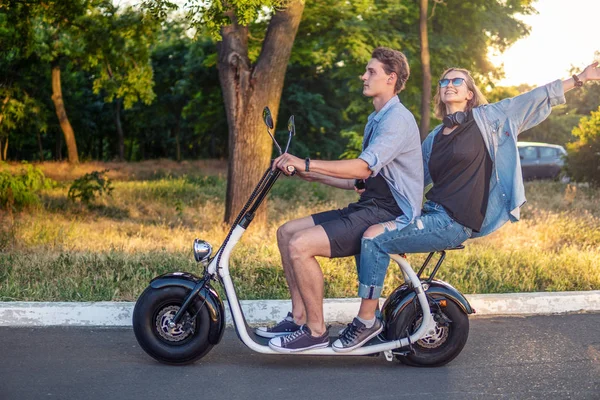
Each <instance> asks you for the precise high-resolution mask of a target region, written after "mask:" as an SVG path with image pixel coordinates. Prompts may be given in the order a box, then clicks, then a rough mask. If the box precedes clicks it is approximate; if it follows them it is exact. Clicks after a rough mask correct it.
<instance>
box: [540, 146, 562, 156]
mask: <svg viewBox="0 0 600 400" xmlns="http://www.w3.org/2000/svg"><path fill="white" fill-rule="evenodd" d="M556 156H558V149H557V148H556V147H540V158H553V157H556Z"/></svg>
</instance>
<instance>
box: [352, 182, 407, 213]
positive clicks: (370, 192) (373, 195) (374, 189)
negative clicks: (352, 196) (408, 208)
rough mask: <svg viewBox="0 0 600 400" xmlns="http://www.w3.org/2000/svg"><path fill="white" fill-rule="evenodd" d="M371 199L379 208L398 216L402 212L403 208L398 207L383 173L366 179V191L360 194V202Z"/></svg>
mask: <svg viewBox="0 0 600 400" xmlns="http://www.w3.org/2000/svg"><path fill="white" fill-rule="evenodd" d="M370 200H374V201H375V204H377V206H378V207H379V208H383V209H384V210H386V211H388V212H390V213H392V214H394V215H396V216H399V215H401V214H402V210H401V209H400V207H398V203H396V200H395V199H394V195H393V194H392V191H391V190H390V187H389V186H388V184H387V182H386V181H385V179H384V178H383V176H382V175H381V174H379V175H377V176H375V177H371V178H367V179H366V180H365V191H364V192H363V193H362V194H361V195H360V199H359V200H358V203H359V204H361V203H364V202H368V201H370Z"/></svg>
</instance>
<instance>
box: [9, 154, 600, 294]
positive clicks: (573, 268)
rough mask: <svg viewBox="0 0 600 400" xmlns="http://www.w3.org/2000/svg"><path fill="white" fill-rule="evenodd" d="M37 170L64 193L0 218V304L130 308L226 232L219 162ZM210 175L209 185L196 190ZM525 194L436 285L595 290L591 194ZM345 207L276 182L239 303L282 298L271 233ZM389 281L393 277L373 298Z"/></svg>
mask: <svg viewBox="0 0 600 400" xmlns="http://www.w3.org/2000/svg"><path fill="white" fill-rule="evenodd" d="M219 165H220V167H219ZM12 167H15V166H12ZM40 167H41V168H43V169H44V171H45V172H46V174H47V175H48V176H51V177H53V179H56V180H58V181H61V182H64V184H61V185H58V186H57V187H55V188H53V189H51V190H48V191H47V192H45V193H43V195H42V203H43V206H42V207H37V208H30V209H28V210H26V211H23V212H21V213H18V214H8V213H6V212H0V221H1V225H0V300H65V301H73V300H134V299H135V298H136V296H137V295H138V294H139V293H140V292H141V291H142V290H143V288H144V287H145V285H146V284H147V282H148V281H149V280H150V279H151V278H152V277H153V276H155V275H157V274H160V273H164V272H168V271H174V270H187V271H190V272H195V273H201V271H200V268H199V266H198V265H196V264H195V262H193V257H192V254H191V250H190V247H191V242H192V240H193V238H194V237H200V238H204V239H207V240H209V241H210V242H211V243H212V244H213V245H214V246H218V245H219V244H220V242H221V241H222V240H223V238H224V236H225V234H226V232H227V228H228V227H226V226H224V225H223V224H222V223H221V219H222V216H223V212H224V206H223V202H224V193H225V180H224V178H223V177H224V176H225V175H224V169H223V163H221V162H218V161H217V162H212V161H203V162H197V163H181V164H178V163H174V162H167V161H157V162H144V163H139V164H118V163H106V164H104V163H90V164H82V165H80V166H78V167H75V168H74V169H69V167H68V166H67V165H65V164H54V165H53V164H51V163H44V164H41V165H40ZM171 167H172V168H173V170H170V169H169V168H171ZM105 168H110V169H111V174H114V175H111V176H113V177H114V179H115V180H116V182H115V184H114V186H115V189H114V192H113V196H112V197H109V198H102V199H99V200H98V201H97V202H96V203H95V204H94V205H93V206H92V207H85V206H82V205H80V204H72V203H70V202H69V201H68V200H67V198H66V195H67V191H68V181H69V180H71V179H74V178H77V177H79V176H81V175H82V174H84V173H87V172H91V171H94V170H101V169H105ZM159 171H160V172H159ZM209 174H210V175H212V176H216V177H217V178H214V179H213V178H211V179H206V178H204V176H205V175H209ZM526 190H527V195H528V199H529V202H528V203H527V204H526V205H525V206H524V208H523V212H522V215H523V219H522V221H521V222H519V223H516V224H508V225H506V226H505V227H503V228H502V229H500V230H499V231H497V232H495V233H494V234H492V235H490V236H488V237H485V238H481V239H477V240H472V241H469V242H467V247H466V249H465V250H462V251H456V252H450V253H449V254H448V256H447V261H446V262H445V263H444V265H443V266H442V268H441V269H440V272H439V275H438V276H439V277H440V278H442V279H445V280H447V281H448V282H449V283H451V284H453V285H454V286H456V287H457V288H458V289H460V290H462V291H464V292H465V293H490V292H511V291H540V290H542V291H543V290H589V289H600V191H599V190H598V189H590V188H586V187H583V186H574V185H564V184H560V183H554V182H532V183H528V184H527V187H526ZM354 198H355V195H354V194H353V193H352V192H346V191H338V190H335V189H330V188H325V187H323V186H319V185H315V184H309V183H306V182H299V181H298V180H297V179H282V180H281V181H280V182H278V183H277V184H276V186H275V187H274V190H273V192H272V196H271V201H269V203H268V207H269V208H268V211H269V221H270V222H269V224H268V226H267V227H266V229H265V230H262V231H260V230H257V229H253V228H254V227H252V226H251V227H250V230H249V232H248V233H247V234H246V235H245V236H244V237H243V239H242V241H241V243H240V244H239V245H238V247H236V249H235V251H234V253H233V255H232V276H233V277H234V280H235V281H236V282H237V283H238V285H237V287H238V289H239V292H240V293H239V294H240V298H287V297H288V295H287V290H286V287H285V279H284V276H283V272H282V270H281V267H280V260H279V254H278V251H277V246H276V242H275V232H276V229H277V227H278V226H279V225H281V224H282V223H283V222H285V221H287V220H290V219H293V218H299V217H303V216H306V215H309V214H311V213H314V212H318V211H322V210H326V209H330V208H334V207H343V206H345V205H346V204H347V203H348V202H350V201H353V200H354ZM423 258H424V255H413V256H411V261H413V262H414V263H415V264H418V263H419V262H420V261H422V260H423ZM321 261H322V267H323V270H324V274H325V277H326V284H325V290H326V293H325V295H326V296H327V297H354V296H356V279H357V278H356V273H355V266H354V261H353V259H352V258H346V259H338V260H327V259H322V260H321ZM399 275H400V274H399V271H398V268H397V267H396V266H395V265H392V266H391V267H390V273H389V274H388V277H387V279H386V289H385V292H384V293H389V291H390V290H391V289H393V288H394V287H395V286H397V285H398V284H399V283H400V280H399Z"/></svg>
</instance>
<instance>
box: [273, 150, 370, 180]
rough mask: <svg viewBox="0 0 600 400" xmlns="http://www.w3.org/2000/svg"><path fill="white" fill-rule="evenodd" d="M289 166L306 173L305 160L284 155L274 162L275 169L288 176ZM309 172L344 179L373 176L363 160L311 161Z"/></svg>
mask: <svg viewBox="0 0 600 400" xmlns="http://www.w3.org/2000/svg"><path fill="white" fill-rule="evenodd" d="M289 166H292V167H294V168H295V169H296V171H304V170H305V166H306V165H305V162H304V160H302V159H300V158H298V157H296V156H293V155H291V154H289V153H286V154H282V155H281V156H279V157H277V158H276V159H275V161H274V162H273V169H275V168H279V169H280V170H282V171H283V172H284V173H285V174H288V175H289V171H288V170H287V168H288V167H289ZM309 171H310V172H316V173H318V174H321V175H326V176H328V177H332V178H342V179H367V178H368V177H370V176H371V170H370V169H369V165H368V164H367V163H366V161H363V160H361V159H354V160H335V161H324V160H310V167H309Z"/></svg>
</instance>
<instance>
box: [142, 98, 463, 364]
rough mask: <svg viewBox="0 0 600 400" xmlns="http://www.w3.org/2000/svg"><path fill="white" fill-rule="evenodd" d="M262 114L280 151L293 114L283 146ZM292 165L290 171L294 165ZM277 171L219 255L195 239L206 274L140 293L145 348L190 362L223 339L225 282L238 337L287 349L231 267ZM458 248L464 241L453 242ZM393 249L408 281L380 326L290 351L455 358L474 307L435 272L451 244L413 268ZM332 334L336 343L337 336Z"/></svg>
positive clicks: (171, 277)
mask: <svg viewBox="0 0 600 400" xmlns="http://www.w3.org/2000/svg"><path fill="white" fill-rule="evenodd" d="M263 120H264V122H265V124H266V126H267V132H268V133H269V136H270V137H271V139H272V140H273V143H274V145H275V147H276V148H277V150H278V152H279V154H280V155H281V154H283V153H286V152H287V151H288V149H289V146H290V143H291V141H292V138H293V137H294V135H295V124H294V116H293V115H292V116H291V117H290V119H289V121H288V133H289V136H288V141H287V144H286V146H285V149H284V150H283V151H282V149H281V146H280V145H279V143H278V142H277V140H276V139H275V137H274V136H273V134H272V133H271V130H272V129H273V119H272V116H271V113H270V111H269V109H268V108H267V107H265V109H264V110H263ZM288 172H289V173H290V174H293V173H294V172H295V171H293V170H289V171H288ZM280 175H281V171H280V170H274V171H273V170H271V167H269V168H268V169H267V170H266V171H265V173H264V174H263V176H262V178H261V179H260V181H259V182H258V184H257V185H256V187H255V189H254V191H253V192H252V194H251V195H250V198H249V199H248V201H247V202H246V204H245V205H244V207H243V208H242V210H241V211H240V213H239V214H238V216H237V218H236V219H235V222H234V223H233V225H232V226H231V229H230V230H229V233H228V234H227V236H226V238H225V240H224V241H223V243H222V244H221V246H220V248H219V250H218V251H217V252H216V253H215V254H214V255H213V250H212V246H211V245H210V244H209V243H208V242H206V241H204V240H199V239H195V240H194V243H193V252H194V257H195V259H196V261H197V262H198V263H200V264H202V265H203V266H204V274H203V276H201V277H199V276H195V275H193V274H191V273H188V272H171V273H167V274H164V275H161V276H158V277H156V278H154V279H153V280H152V281H151V282H150V284H149V285H148V287H147V288H146V289H145V290H144V291H143V292H142V294H141V295H140V296H139V298H138V300H137V302H136V303H135V307H134V311H133V330H134V333H135V337H136V339H137V341H138V343H139V345H140V346H141V347H142V349H143V350H144V351H145V352H146V353H148V355H150V356H151V357H153V358H154V359H156V360H157V361H159V362H161V363H165V364H172V365H179V364H188V363H192V362H194V361H196V360H198V359H200V358H202V357H204V356H205V355H206V354H208V352H209V351H210V350H211V349H212V348H213V346H215V345H217V344H218V343H219V342H220V341H221V339H222V337H223V332H224V330H225V307H224V304H223V300H221V298H220V297H219V295H218V293H217V292H216V291H215V290H214V288H213V283H214V282H219V283H220V284H221V285H222V287H223V288H224V291H225V294H226V296H227V304H228V306H229V310H230V312H231V316H232V319H233V324H234V327H235V330H236V332H237V335H238V337H239V338H240V340H241V341H242V342H243V343H244V344H245V345H246V346H247V347H249V348H250V349H251V350H253V351H256V352H258V353H263V354H273V355H281V354H282V353H278V352H276V351H274V350H272V349H271V348H270V347H269V346H268V341H269V339H266V338H262V337H259V336H257V335H256V334H255V333H254V332H253V330H252V329H251V328H250V327H249V326H248V323H247V321H246V319H245V317H244V313H243V311H242V308H241V306H240V303H239V300H238V297H237V294H236V290H235V286H234V284H233V281H232V279H231V276H230V273H229V258H230V255H231V252H232V251H233V249H234V248H235V246H236V244H237V243H238V242H239V240H240V238H241V237H242V235H243V234H244V233H245V232H246V230H247V229H248V227H249V225H250V223H251V222H252V220H253V218H254V215H255V213H256V211H257V209H258V208H259V206H260V205H261V203H262V202H263V201H264V199H265V197H266V196H267V194H268V193H269V191H270V190H271V188H272V187H273V185H274V184H275V182H276V181H277V179H278V178H279V176H280ZM460 248H463V246H458V247H457V248H455V249H460ZM446 250H454V249H446ZM436 254H437V255H439V258H438V259H437V263H436V265H435V267H434V269H433V271H432V272H431V274H430V275H429V276H428V277H427V278H424V277H422V275H423V273H424V271H425V269H426V267H427V266H428V264H429V262H430V261H431V259H432V258H433V256H434V255H436ZM390 257H391V258H392V260H394V261H395V262H396V263H398V265H399V266H400V270H401V271H402V274H403V277H404V280H405V283H404V284H402V285H400V286H399V287H397V288H396V289H395V290H394V291H393V292H392V293H391V294H390V296H389V297H388V298H387V299H386V300H385V302H384V304H383V306H382V308H381V318H382V320H383V323H384V329H383V331H382V332H381V334H379V335H378V336H377V337H375V338H373V339H371V340H370V341H369V342H367V343H366V344H365V345H363V346H362V347H359V348H357V349H354V350H352V351H350V352H346V353H338V352H335V351H334V350H333V349H332V347H331V345H330V346H329V347H327V348H322V349H313V350H308V351H303V352H297V353H291V355H318V356H359V355H370V356H378V355H381V354H383V355H384V357H385V359H386V360H387V361H393V360H394V359H397V360H399V361H400V362H402V363H404V364H407V365H412V366H420V367H435V366H440V365H444V364H446V363H448V362H450V361H451V360H452V359H454V358H455V357H456V356H457V355H458V354H459V353H460V352H461V350H462V349H463V347H464V345H465V343H466V341H467V338H468V335H469V318H468V315H469V314H472V313H474V312H475V310H474V309H472V308H471V306H470V304H469V302H468V301H467V299H466V298H465V297H464V296H463V295H462V294H461V293H460V292H459V291H458V290H457V289H455V288H454V287H452V286H451V285H450V284H448V283H446V282H444V281H441V280H437V279H435V275H436V273H437V271H438V269H439V268H440V266H441V264H442V262H443V261H444V259H445V257H446V251H445V250H443V251H437V252H431V253H429V255H428V257H427V258H426V260H425V262H424V263H423V266H422V267H421V269H420V270H419V272H418V273H415V272H414V270H413V269H412V267H411V266H410V264H409V263H408V261H407V259H406V257H405V255H401V254H392V255H390ZM330 339H331V340H330V343H333V342H334V341H335V339H336V338H334V337H333V338H330ZM288 355H290V354H288Z"/></svg>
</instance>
